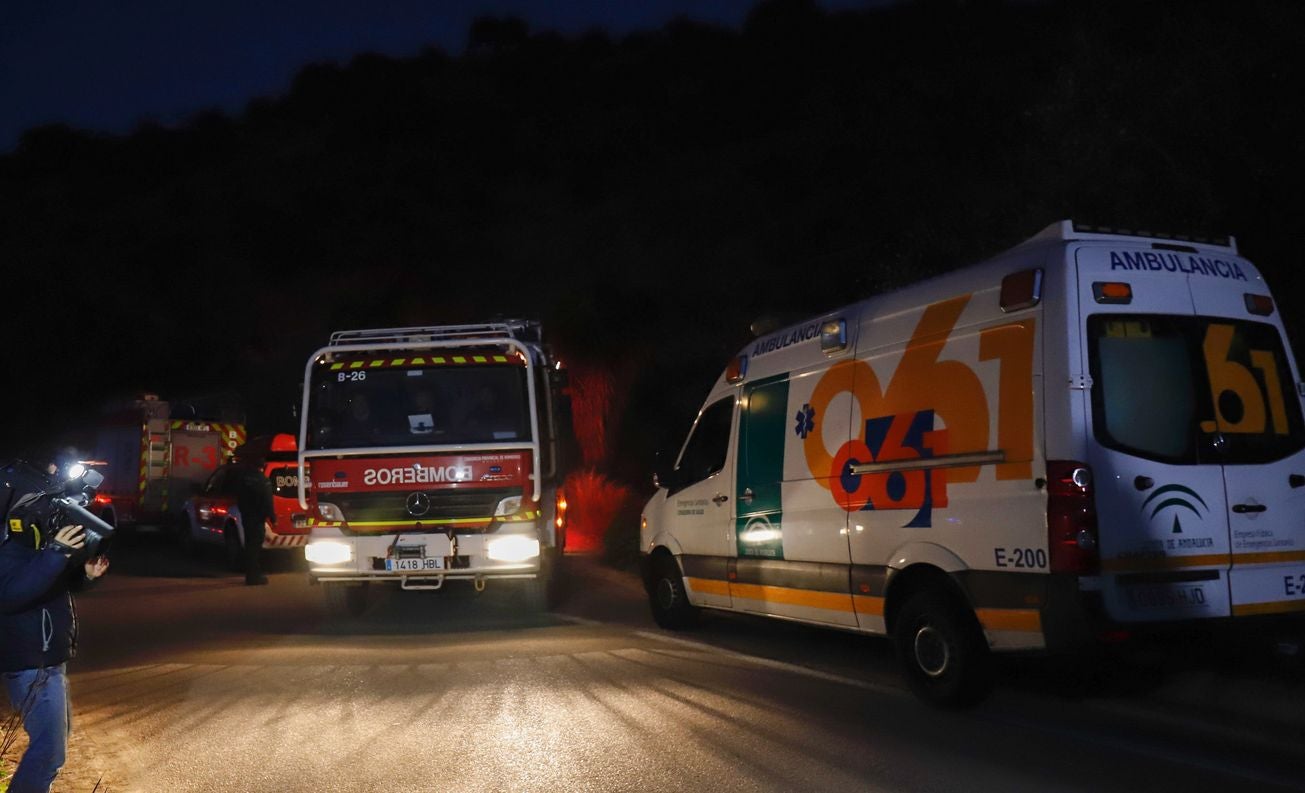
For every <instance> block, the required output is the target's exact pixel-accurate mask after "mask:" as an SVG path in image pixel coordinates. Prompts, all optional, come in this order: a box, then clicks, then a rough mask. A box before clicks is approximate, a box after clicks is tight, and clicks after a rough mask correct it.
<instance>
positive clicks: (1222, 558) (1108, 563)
mask: <svg viewBox="0 0 1305 793" xmlns="http://www.w3.org/2000/svg"><path fill="white" fill-rule="evenodd" d="M1229 559H1231V560H1232V564H1234V565H1242V564H1278V563H1282V562H1305V551H1268V552H1263V553H1235V554H1232V555H1231V556H1230V555H1229V554H1226V553H1210V554H1197V555H1193V556H1161V557H1156V558H1137V559H1103V560H1102V561H1101V569H1102V570H1104V571H1106V572H1109V573H1118V572H1133V571H1145V570H1173V569H1175V568H1183V567H1227V566H1228V563H1229Z"/></svg>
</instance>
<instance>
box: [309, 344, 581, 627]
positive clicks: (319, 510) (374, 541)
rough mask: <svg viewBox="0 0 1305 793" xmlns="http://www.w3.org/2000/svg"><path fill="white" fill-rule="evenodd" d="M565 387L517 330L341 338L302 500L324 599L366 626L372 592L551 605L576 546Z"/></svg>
mask: <svg viewBox="0 0 1305 793" xmlns="http://www.w3.org/2000/svg"><path fill="white" fill-rule="evenodd" d="M562 375H563V372H562V371H561V367H560V364H558V363H557V362H556V361H554V360H553V358H552V357H551V355H550V353H549V351H548V348H547V347H545V346H544V345H543V344H542V341H541V338H540V327H539V324H538V323H534V322H525V321H519V320H512V321H504V322H495V323H490V324H484V325H452V326H437V327H419V328H397V329H395V328H389V329H379V330H359V331H343V332H338V333H335V334H333V335H332V336H331V340H330V343H329V344H328V345H327V346H325V347H322V348H321V349H319V350H317V351H316V352H314V353H313V354H312V356H310V357H309V359H308V364H307V368H306V370H305V372H304V382H305V384H306V385H305V389H304V398H303V410H302V412H301V414H300V415H301V417H302V424H301V427H300V439H299V450H300V451H299V464H300V477H299V497H300V503H301V505H302V506H303V508H304V509H309V504H310V503H312V504H313V505H314V506H313V508H312V511H311V512H310V521H312V529H311V533H310V537H309V541H308V545H307V546H306V547H305V549H304V551H305V556H306V557H307V559H308V562H309V569H310V576H311V578H312V580H313V581H314V582H315V583H319V584H322V585H323V589H324V591H325V593H326V596H327V599H328V602H329V603H330V604H331V605H332V606H333V607H338V608H342V609H346V610H348V611H350V612H351V613H358V612H360V611H361V610H362V609H363V607H364V605H365V602H366V601H365V598H366V594H365V588H366V587H367V585H369V584H386V585H397V586H399V587H402V588H403V589H439V588H441V587H442V586H444V584H445V583H446V582H448V581H453V580H463V581H467V582H469V583H471V584H473V585H474V586H475V589H476V591H483V590H484V589H485V587H486V585H487V584H488V583H489V582H493V583H494V584H495V586H497V585H499V584H500V583H502V584H504V585H510V586H513V587H515V588H518V589H519V590H520V591H521V592H522V593H523V594H524V596H525V598H526V601H527V603H528V605H529V606H530V607H532V608H543V607H545V605H546V602H547V598H548V593H549V591H550V584H551V577H552V575H553V570H554V567H555V565H556V562H557V560H558V559H559V558H560V554H561V552H562V549H563V547H564V545H565V542H566V539H565V524H566V519H565V499H564V498H563V497H562V495H561V494H560V492H559V490H558V484H559V483H560V482H561V480H562V477H563V475H564V473H565V469H566V465H565V463H564V460H565V458H567V457H568V456H569V455H568V454H567V453H566V449H567V448H568V446H569V444H568V443H567V440H566V439H568V438H569V437H570V420H569V413H570V411H569V408H568V406H567V404H568V403H567V400H566V398H565V396H564V393H563V382H562Z"/></svg>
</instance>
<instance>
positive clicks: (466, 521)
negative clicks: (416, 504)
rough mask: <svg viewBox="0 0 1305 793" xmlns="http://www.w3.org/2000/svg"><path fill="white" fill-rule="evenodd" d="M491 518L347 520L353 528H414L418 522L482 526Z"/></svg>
mask: <svg viewBox="0 0 1305 793" xmlns="http://www.w3.org/2000/svg"><path fill="white" fill-rule="evenodd" d="M492 520H493V518H440V519H436V518H431V519H430V520H426V519H424V518H423V519H422V520H369V521H356V520H355V521H349V526H350V528H353V527H355V526H368V527H370V526H412V527H413V528H416V526H417V524H418V523H420V524H421V525H423V526H427V525H430V526H436V525H439V526H447V525H451V524H459V525H467V526H472V525H475V526H484V525H487V524H489V523H490V522H491V521H492Z"/></svg>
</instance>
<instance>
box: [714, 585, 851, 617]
mask: <svg viewBox="0 0 1305 793" xmlns="http://www.w3.org/2000/svg"><path fill="white" fill-rule="evenodd" d="M730 596H731V597H736V598H739V599H741V600H759V601H761V602H763V603H782V604H784V605H786V606H805V607H807V608H814V609H826V610H828V611H844V612H850V611H851V610H852V598H851V597H849V596H848V595H846V594H839V593H836V592H815V591H812V590H809V589H789V588H787V587H778V586H762V585H760V584H730Z"/></svg>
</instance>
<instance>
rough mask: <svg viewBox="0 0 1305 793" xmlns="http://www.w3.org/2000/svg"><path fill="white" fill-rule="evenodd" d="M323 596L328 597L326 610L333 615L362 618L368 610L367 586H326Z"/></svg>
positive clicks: (324, 586)
mask: <svg viewBox="0 0 1305 793" xmlns="http://www.w3.org/2000/svg"><path fill="white" fill-rule="evenodd" d="M322 594H323V595H324V596H325V597H326V610H327V611H328V612H330V613H331V614H332V615H348V616H350V617H361V616H362V613H363V612H364V611H366V610H367V584H358V585H356V586H353V585H347V584H324V585H323V586H322Z"/></svg>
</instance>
